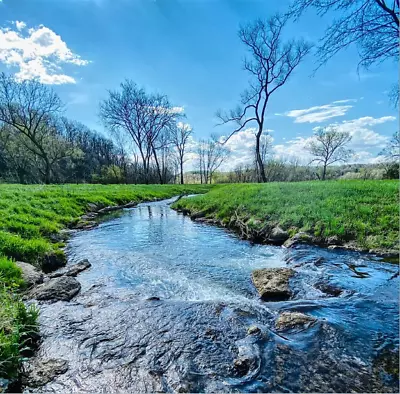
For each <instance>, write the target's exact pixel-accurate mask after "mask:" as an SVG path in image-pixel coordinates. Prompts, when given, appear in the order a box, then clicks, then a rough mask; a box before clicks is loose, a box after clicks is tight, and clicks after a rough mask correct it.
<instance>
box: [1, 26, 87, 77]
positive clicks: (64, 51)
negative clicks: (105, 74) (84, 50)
mask: <svg viewBox="0 0 400 394" xmlns="http://www.w3.org/2000/svg"><path fill="white" fill-rule="evenodd" d="M13 25H14V26H15V29H16V30H13V29H11V28H0V62H2V63H4V64H5V65H7V66H9V67H16V68H17V69H18V71H17V72H16V73H15V77H16V78H17V79H18V80H29V79H38V80H39V81H40V82H41V83H44V84H49V85H61V84H67V83H76V80H75V78H73V77H71V76H70V75H66V74H64V73H63V72H62V69H61V65H63V64H70V65H74V66H86V65H87V64H89V62H88V61H87V60H83V59H82V58H81V57H80V56H79V55H77V54H75V53H73V52H72V51H71V50H70V49H69V48H68V46H67V44H66V43H65V42H64V41H63V40H62V38H61V37H60V36H59V35H57V34H56V33H55V32H54V31H52V30H51V29H49V28H47V27H45V26H43V25H40V26H38V27H36V28H30V29H27V28H26V24H25V23H24V22H22V21H15V22H13Z"/></svg>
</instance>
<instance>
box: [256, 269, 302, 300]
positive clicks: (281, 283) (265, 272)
mask: <svg viewBox="0 0 400 394" xmlns="http://www.w3.org/2000/svg"><path fill="white" fill-rule="evenodd" d="M294 273H295V271H293V270H292V269H290V268H263V269H259V270H255V271H253V272H252V274H251V278H252V281H253V283H254V286H255V288H256V289H257V291H258V293H259V294H260V297H261V298H262V299H263V300H264V301H284V300H288V299H289V298H290V297H291V295H292V293H291V291H290V288H289V279H290V278H291V277H292V276H293V275H294Z"/></svg>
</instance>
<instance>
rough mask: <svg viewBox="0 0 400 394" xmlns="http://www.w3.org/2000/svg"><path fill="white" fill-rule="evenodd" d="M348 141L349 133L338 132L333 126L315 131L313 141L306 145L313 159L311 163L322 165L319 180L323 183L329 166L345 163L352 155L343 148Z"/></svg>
mask: <svg viewBox="0 0 400 394" xmlns="http://www.w3.org/2000/svg"><path fill="white" fill-rule="evenodd" d="M350 141H351V136H350V134H349V133H347V132H342V131H339V130H337V128H336V127H334V126H328V127H325V128H322V127H321V128H318V129H317V131H316V133H315V136H314V138H313V140H312V141H311V142H310V143H309V144H308V145H307V147H306V149H307V150H308V151H309V152H310V153H311V155H312V156H314V157H315V159H313V160H312V161H311V163H320V164H322V177H321V179H322V180H323V181H324V180H325V178H326V168H327V167H328V166H329V165H331V164H334V163H337V162H340V161H346V160H347V159H348V158H349V157H350V155H351V154H352V153H353V152H352V151H351V150H350V149H346V148H345V146H346V145H347V144H348V143H349V142H350ZM311 163H310V164H311Z"/></svg>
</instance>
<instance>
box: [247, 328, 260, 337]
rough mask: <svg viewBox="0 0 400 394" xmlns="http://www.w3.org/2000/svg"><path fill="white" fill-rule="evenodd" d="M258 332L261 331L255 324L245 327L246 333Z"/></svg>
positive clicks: (255, 333) (253, 333) (254, 333)
mask: <svg viewBox="0 0 400 394" xmlns="http://www.w3.org/2000/svg"><path fill="white" fill-rule="evenodd" d="M260 332H261V329H260V327H257V326H250V327H249V328H248V329H247V335H257V334H259V333H260Z"/></svg>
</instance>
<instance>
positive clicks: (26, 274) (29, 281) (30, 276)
mask: <svg viewBox="0 0 400 394" xmlns="http://www.w3.org/2000/svg"><path fill="white" fill-rule="evenodd" d="M15 264H16V265H17V266H18V267H19V268H21V270H22V279H23V280H24V281H25V284H26V285H27V286H28V288H30V287H33V286H36V285H38V284H40V283H43V272H42V271H41V270H40V269H38V268H36V267H34V266H33V265H32V264H28V263H24V262H22V261H17V262H16V263H15Z"/></svg>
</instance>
